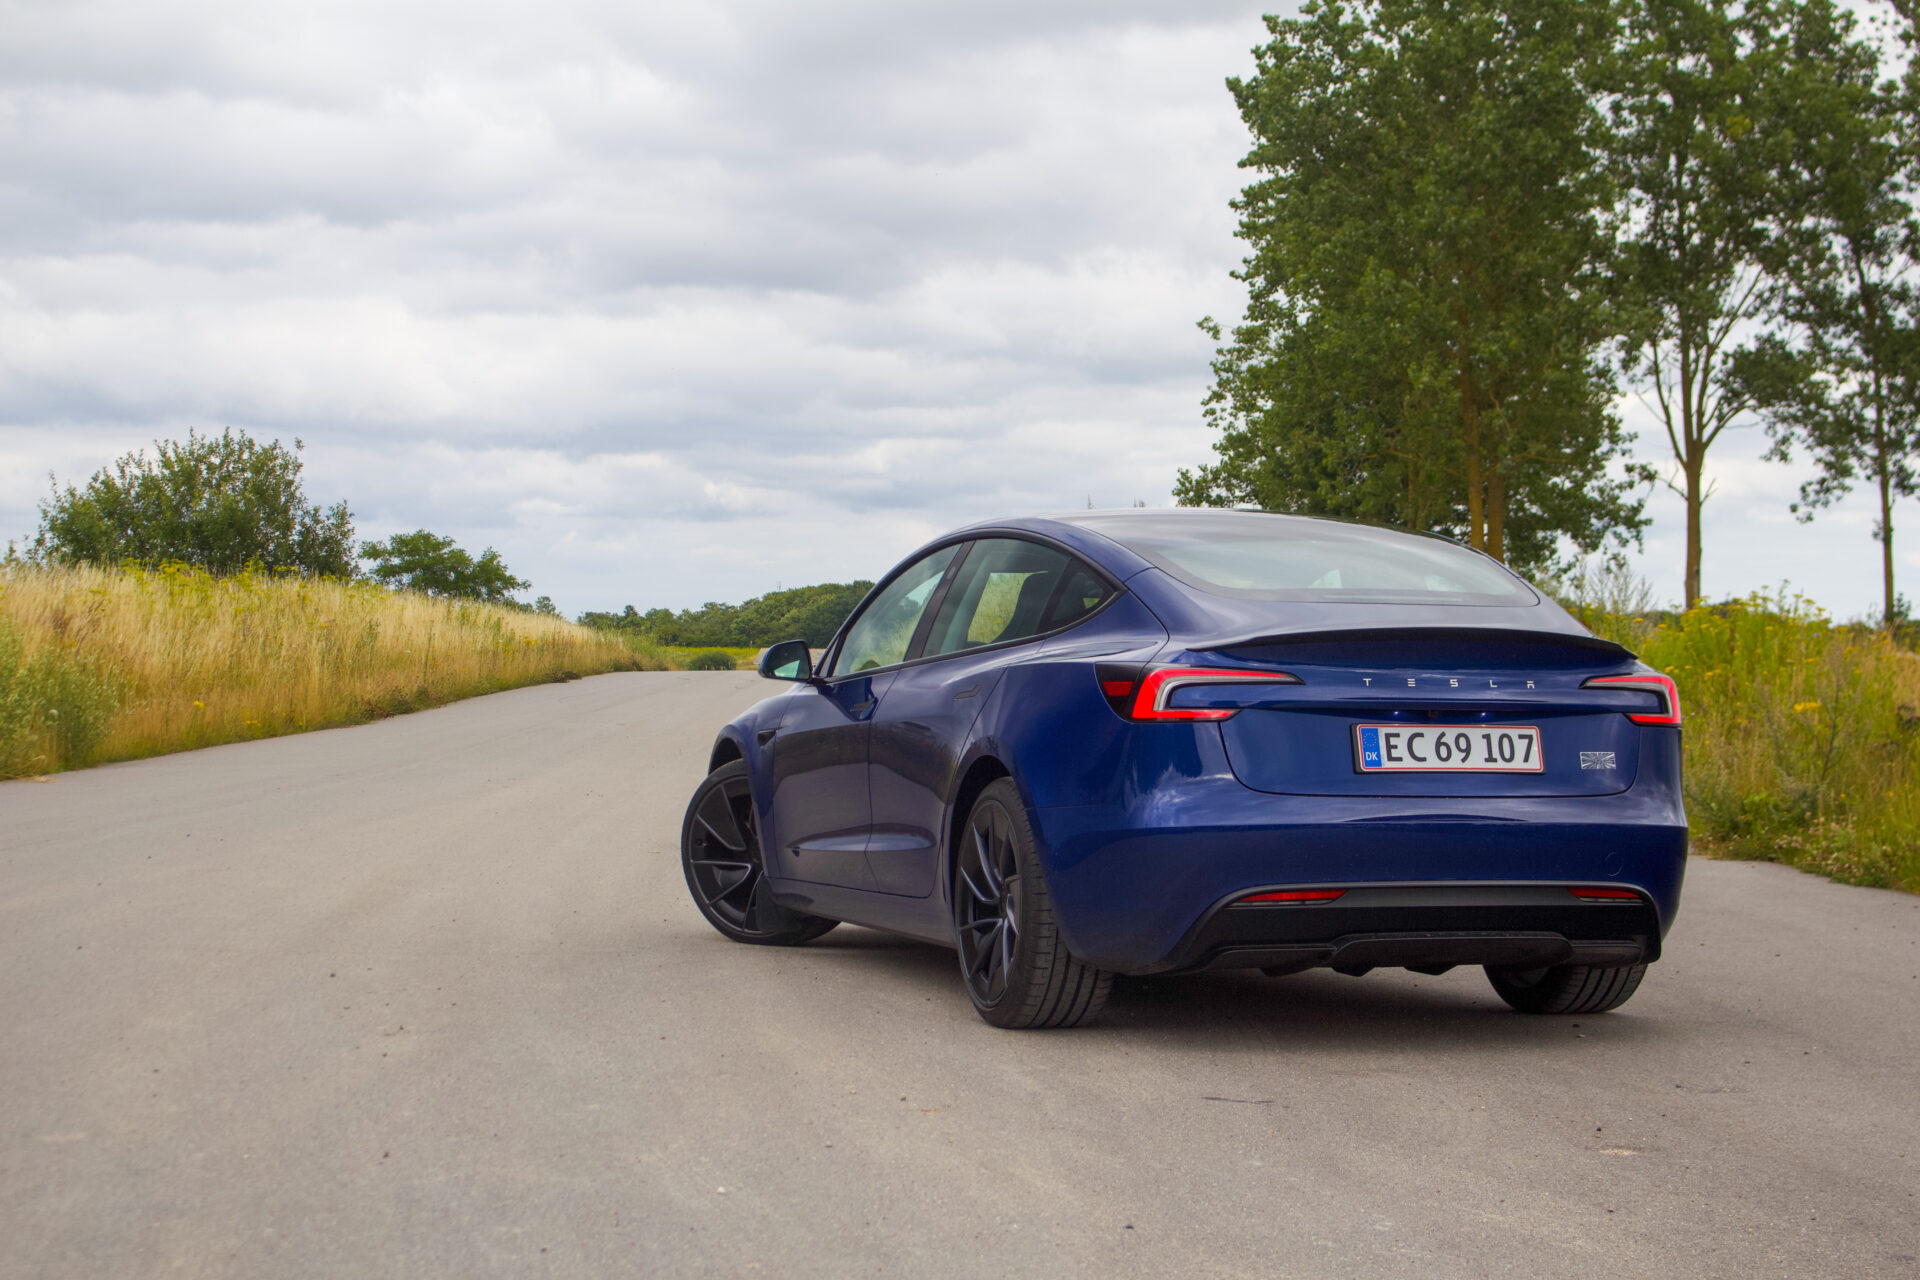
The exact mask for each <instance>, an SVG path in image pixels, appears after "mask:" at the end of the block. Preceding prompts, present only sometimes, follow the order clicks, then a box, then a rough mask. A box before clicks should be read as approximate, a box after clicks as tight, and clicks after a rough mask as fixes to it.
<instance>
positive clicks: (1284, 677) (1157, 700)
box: [1132, 667, 1300, 720]
mask: <svg viewBox="0 0 1920 1280" xmlns="http://www.w3.org/2000/svg"><path fill="white" fill-rule="evenodd" d="M1299 683H1300V677H1299V676H1296V675H1289V674H1288V673H1286V672H1285V671H1247V670H1239V671H1234V670H1226V669H1221V668H1208V667H1161V668H1160V669H1159V670H1158V671H1150V672H1148V673H1147V678H1146V679H1144V680H1142V681H1141V682H1140V693H1139V696H1137V697H1135V698H1134V700H1133V712H1132V714H1133V718H1134V719H1135V720H1228V719H1231V718H1232V717H1233V716H1234V715H1235V714H1236V713H1238V712H1239V710H1240V708H1238V707H1169V706H1168V705H1167V700H1168V699H1169V698H1171V697H1173V695H1174V692H1175V690H1178V689H1182V688H1185V687H1186V686H1187V685H1190V684H1299Z"/></svg>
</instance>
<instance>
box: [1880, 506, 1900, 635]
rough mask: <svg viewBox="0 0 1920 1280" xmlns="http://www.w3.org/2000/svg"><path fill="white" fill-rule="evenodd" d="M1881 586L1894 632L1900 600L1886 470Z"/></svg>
mask: <svg viewBox="0 0 1920 1280" xmlns="http://www.w3.org/2000/svg"><path fill="white" fill-rule="evenodd" d="M1880 585H1881V586H1882V587H1883V588H1884V589H1885V590H1886V593H1887V610H1886V625H1887V630H1888V631H1892V630H1893V624H1894V610H1895V609H1896V608H1897V607H1898V602H1899V599H1900V598H1899V597H1898V596H1897V595H1895V594H1894V592H1893V495H1892V493H1891V492H1890V489H1889V483H1888V477H1887V473H1886V471H1884V470H1882V471H1881V472H1880Z"/></svg>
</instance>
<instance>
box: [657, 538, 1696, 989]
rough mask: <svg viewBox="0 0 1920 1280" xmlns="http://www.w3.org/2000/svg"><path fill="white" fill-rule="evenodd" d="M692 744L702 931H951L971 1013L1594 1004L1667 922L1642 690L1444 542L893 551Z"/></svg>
mask: <svg viewBox="0 0 1920 1280" xmlns="http://www.w3.org/2000/svg"><path fill="white" fill-rule="evenodd" d="M815 657H816V655H815V654H814V653H812V652H810V651H809V649H808V647H807V645H806V643H805V642H804V641H799V640H795V641H791V642H788V643H785V644H779V645H775V646H773V647H772V648H771V649H769V650H767V651H766V653H765V654H763V655H762V658H761V662H760V673H761V674H762V675H764V676H767V677H768V678H770V679H774V680H782V681H786V682H788V683H789V685H790V688H788V689H787V690H786V691H785V692H783V693H781V694H778V695H776V696H774V697H771V698H768V699H766V700H765V701H763V702H761V703H759V704H758V705H756V706H754V707H753V708H752V709H751V710H749V711H747V712H746V713H745V714H744V715H742V716H741V717H740V718H739V719H737V720H735V721H733V722H732V723H731V724H729V725H727V726H726V727H725V728H724V729H723V730H721V732H720V736H719V739H718V740H717V741H716V742H715V743H714V746H713V753H712V758H711V760H710V764H709V768H710V773H709V774H708V776H707V778H706V780H705V781H704V782H703V783H702V784H701V785H700V787H699V789H698V790H697V791H696V792H695V793H694V796H693V800H692V802H691V804H690V805H689V807H688V810H687V816H686V821H685V824H684V826H683V828H682V840H681V856H682V862H683V865H684V868H685V871H686V877H687V884H688V886H689V887H690V888H691V890H692V892H693V898H694V901H695V903H697V904H698V906H699V908H700V910H701V912H702V913H703V914H704V915H705V916H706V918H707V919H708V921H710V922H711V923H712V924H713V927H714V928H716V929H718V930H719V931H720V932H721V933H722V934H724V935H725V936H727V937H728V938H731V939H733V940H734V941H736V942H745V943H760V944H769V945H776V946H791V945H795V944H799V943H804V942H808V941H810V940H812V939H814V938H818V937H819V936H821V935H822V934H824V933H826V932H827V931H828V930H829V929H832V928H833V927H834V925H835V924H836V923H838V922H842V921H845V922H849V923H853V924H859V925H865V926H868V927H871V928H876V929H885V930H889V931H892V932H894V933H900V934H906V935H909V936H911V937H915V938H923V939H926V940H927V941H929V942H936V943H940V944H942V945H946V946H951V947H954V948H955V949H956V950H957V951H958V953H959V959H960V969H961V973H962V974H963V976H964V979H965V985H966V990H967V993H968V995H969V996H971V998H972V1000H973V1003H974V1007H975V1008H976V1009H978V1010H979V1012H980V1015H981V1016H982V1017H983V1018H985V1019H986V1020H987V1021H988V1022H990V1023H993V1024H994V1025H996V1026H1002V1027H1059V1026H1072V1025H1075V1024H1077V1023H1080V1022H1082V1021H1084V1020H1086V1019H1088V1018H1090V1017H1092V1016H1093V1015H1095V1014H1096V1013H1097V1012H1098V1011H1099V1010H1100V1008H1101V1006H1102V1005H1103V1004H1104V1002H1105V1001H1106V998H1107V994H1108V991H1109V988H1110V986H1111V984H1112V980H1113V975H1115V974H1155V973H1169V972H1181V971H1191V970H1199V969H1217V968H1230V967H1239V968H1256V969H1259V970H1262V971H1263V972H1265V973H1268V974H1272V975H1276V976H1277V975H1281V974H1289V973H1295V972H1299V971H1301V970H1305V969H1311V968H1316V967H1326V968H1332V969H1335V970H1337V971H1339V972H1342V973H1348V974H1355V975H1358V974H1362V973H1365V972H1366V971H1368V970H1369V969H1373V968H1376V967H1379V966H1383V965H1384V966H1399V967H1404V968H1408V969H1412V970H1414V971H1416V972H1419V973H1441V972H1444V971H1445V970H1447V969H1451V968H1453V967H1454V966H1456V965H1481V966H1484V967H1485V969H1486V972H1487V976H1488V978H1489V979H1491V981H1492V983H1493V987H1494V990H1495V991H1497V992H1498V993H1499V994H1500V996H1501V998H1502V999H1504V1000H1505V1001H1506V1002H1507V1003H1508V1004H1509V1005H1511V1006H1513V1007H1514V1008H1515V1009H1519V1010H1521V1011H1523V1012H1527V1013H1563V1014H1565V1013H1571V1014H1592V1013H1601V1012H1604V1011H1606V1010H1609V1009H1613V1008H1615V1007H1617V1006H1619V1005H1620V1004H1622V1003H1623V1002H1625V1001H1626V1000H1627V998H1628V997H1630V996H1631V995H1632V994H1633V992H1634V990H1635V989H1636V988H1637V987H1638V986H1639V985H1640V980H1641V978H1642V976H1643V975H1644V974H1645V972H1646V968H1647V965H1648V964H1650V963H1651V962H1652V961H1654V960H1656V959H1658V958H1659V955H1660V943H1661V939H1662V937H1663V936H1664V935H1665V934H1666V931H1667V929H1668V927H1669V926H1670V925H1671V924H1672V923H1673V916H1674V912H1675V910H1676V909H1677V908H1678V907H1679V904H1680V882H1681V877H1682V873H1683V870H1684V865H1685V861H1686V852H1687V824H1686V815H1685V813H1684V811H1683V809H1682V805H1681V797H1680V701H1679V695H1678V693H1677V692H1676V690H1675V688H1674V684H1673V681H1671V680H1670V679H1668V678H1667V677H1666V676H1664V675H1661V674H1660V673H1659V672H1657V671H1654V670H1652V669H1651V668H1649V667H1647V666H1646V665H1644V664H1643V663H1641V662H1639V661H1637V660H1636V659H1635V658H1634V656H1633V654H1631V653H1629V652H1628V651H1627V650H1625V649H1623V648H1621V647H1620V646H1619V645H1617V644H1613V643H1611V642H1610V641H1606V640H1602V639H1599V638H1597V637H1595V636H1594V635H1593V634H1591V633H1590V632H1589V631H1587V630H1586V628H1584V627H1582V626H1581V625H1580V624H1579V623H1578V622H1576V621H1575V620H1574V619H1573V618H1572V617H1571V616H1569V615H1568V614H1567V613H1566V612H1565V611H1564V610H1562V609H1561V608H1560V607H1559V606H1558V605H1556V604H1555V603H1554V602H1553V601H1552V600H1550V599H1548V598H1547V597H1546V596H1544V595H1542V594H1541V593H1540V592H1538V591H1536V590H1534V589H1533V588H1532V587H1530V586H1528V585H1527V583H1526V582H1524V581H1522V580H1521V579H1520V578H1518V577H1516V576H1514V575H1513V574H1512V573H1510V572H1508V570H1507V569H1506V568H1504V567H1503V566H1501V565H1500V564H1499V563H1497V562H1496V561H1494V560H1492V559H1490V558H1488V557H1486V556H1484V555H1481V554H1480V553H1478V552H1476V551H1472V550H1469V549H1468V548H1466V547H1463V546H1461V545H1459V544H1457V543H1455V542H1451V541H1449V540H1447V539H1444V538H1439V537H1431V536H1425V535H1420V534H1411V533H1403V532H1395V531H1391V530H1386V529H1378V528H1372V527H1368V526H1363V525H1357V524H1349V523H1344V522H1340V521H1333V520H1319V519H1309V518H1305V517H1299V516H1284V515H1270V514H1264V513H1256V512H1242V511H1217V510H1196V509H1176V510H1168V511H1129V512H1092V511H1089V512H1086V513H1084V514H1073V515H1065V516H1053V517H1048V518H1044V519H1042V518H1034V519H1021V520H1011V521H1001V522H996V523H992V524H981V525H975V526H972V527H970V528H966V529H961V530H959V531H957V532H955V533H952V534H949V535H947V536H946V537H943V538H940V539H939V540H937V541H935V542H933V543H930V544H929V545H927V546H925V547H922V548H921V549H920V550H919V551H916V552H915V553H914V554H913V555H912V556H910V557H909V558H908V559H907V560H906V561H905V563H903V564H902V565H900V566H899V567H898V568H896V569H894V570H893V572H891V573H889V574H888V575H887V576H886V578H885V579H884V580H882V581H881V582H880V583H879V585H877V586H876V587H875V588H874V589H873V591H872V592H871V593H870V594H869V595H868V596H867V598H866V599H865V600H864V601H862V602H861V605H860V607H859V608H858V609H856V610H855V611H854V612H853V614H852V616H850V617H849V618H848V619H847V621H846V623H845V624H844V625H843V626H842V627H841V628H840V631H839V633H838V634H837V635H836V636H835V637H834V639H833V641H832V642H831V643H830V644H829V645H828V646H827V647H826V649H825V650H824V651H822V652H821V653H820V654H819V655H818V661H817V663H816V661H815Z"/></svg>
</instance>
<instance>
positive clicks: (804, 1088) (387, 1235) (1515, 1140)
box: [0, 673, 1920, 1280]
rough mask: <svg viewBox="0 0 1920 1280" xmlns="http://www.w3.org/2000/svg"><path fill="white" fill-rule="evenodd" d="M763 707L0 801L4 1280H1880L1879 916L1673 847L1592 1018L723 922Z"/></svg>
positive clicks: (398, 736)
mask: <svg viewBox="0 0 1920 1280" xmlns="http://www.w3.org/2000/svg"><path fill="white" fill-rule="evenodd" d="M768 688H769V686H767V685H765V684H763V683H762V682H760V681H758V680H756V679H754V678H753V677H752V676H750V675H744V674H724V673H701V674H691V673H663V674H633V675H614V676H603V677H599V678H596V679H591V680H584V681H580V682H578V683H574V684H568V685H556V686H545V687H540V688H534V689H525V690H521V691H518V692H514V693H508V694H501V695H498V696H495V697H490V698H484V699H479V700H475V701H472V702H466V703H462V704H459V705H456V706H451V707H446V708H442V709H440V710H436V711H430V712H424V713H421V714H418V715H411V716H406V717H402V718H399V719H394V720H388V721H384V722H381V723H379V724H373V725H367V726H364V727H360V728H352V729H343V730H334V731H330V732H325V733H314V734H308V735H304V736H300V737H290V738H281V739H276V740H273V741H267V742H258V743H248V744H242V745H236V746H228V747H219V748H215V749H212V750H207V751H198V752H193V753H189V754H184V755H178V756H170V757H166V758H163V759H157V760H148V761H141V762H137V763H132V764H123V765H113V766H109V767H105V768H101V769H95V770H92V771H88V772H85V773H78V774H68V775H63V776H60V777H58V778H56V779H54V780H53V781H51V782H47V783H35V782H24V781H23V782H10V783H4V784H0V1276H5V1277H68V1276H73V1277H104V1276H159V1275H166V1276H176V1275H180V1276H234V1277H306V1276H337V1277H354V1278H356V1280H358V1278H363V1277H408V1278H409V1280H414V1278H418V1277H424V1276H451V1277H463V1278H465V1277H481V1276H496V1275H498V1276H536V1277H537V1276H556V1277H559V1276H568V1277H571V1276H591V1275H608V1276H613V1275H620V1276H708V1275H714V1276H836V1277H838V1276H856V1275H896V1276H901V1275H904V1276H949V1275H951V1276H1042V1277H1046V1278H1047V1280H1064V1278H1067V1277H1081V1276H1085V1277H1110V1276H1125V1275H1143V1276H1148V1275H1150V1276H1251V1277H1263V1278H1267V1277H1282V1276H1300V1277H1318V1276H1329V1277H1331V1276H1396V1277H1397V1276H1460V1277H1487V1276H1516V1277H1527V1278H1529V1280H1533V1278H1535V1277H1550V1276H1551V1277H1557V1276H1566V1277H1581V1278H1582V1280H1590V1278H1591V1277H1592V1276H1595V1275H1616V1276H1618V1275H1634V1276H1641V1275H1648V1276H1652V1275H1658V1276H1689V1277H1694V1276H1729V1277H1734V1276H1737V1277H1742V1278H1743V1280H1745V1278H1749V1277H1761V1276H1781V1277H1795V1278H1798V1277H1806V1276H1814V1275H1818V1276H1875V1277H1883V1276H1903V1275H1905V1276H1912V1275H1920V1263H1917V1262H1916V1260H1915V1259H1916V1256H1920V1203H1916V1198H1915V1193H1916V1191H1917V1190H1920V1016H1916V1015H1920V899H1915V898H1911V897H1906V896H1901V895H1897V894H1893V893H1885V892H1876V891H1871V890H1863V889H1851V888H1844V887H1841V886H1837V885H1832V884H1828V883H1826V882H1824V881H1821V880H1817V879H1814V878H1811V877H1808V876H1804V875H1800V874H1798V873H1796V872H1793V871H1789V870H1785V869H1782V868H1779V867H1773V866H1755V865H1742V864H1735V863H1715V862H1703V861H1699V860H1696V861H1695V863H1694V865H1693V866H1692V867H1691V868H1690V869H1689V872H1688V884H1687V890H1686V900H1685V904H1684V906H1683V908H1682V910H1681V914H1680V920H1679V923H1678V925H1677V927H1676V928H1675V930H1674V932H1673V934H1672V936H1671V937H1670V938H1669V940H1668V944H1667V945H1668V951H1667V959H1666V960H1665V961H1663V962H1662V963H1661V964H1659V965H1658V966H1656V967H1655V969H1654V970H1653V972H1652V973H1651V974H1650V975H1649V977H1648V979H1647V982H1646V984H1645V985H1644V986H1643V987H1642V988H1641V990H1640V994H1639V995H1638V996H1636V997H1635V998H1634V1000H1633V1001H1632V1003H1631V1004H1629V1005H1628V1006H1626V1008H1624V1009H1623V1010H1621V1011H1620V1012H1618V1013H1615V1014H1611V1015H1607V1016H1604V1017H1597V1018H1592V1017H1590V1018H1577V1019H1571V1020H1565V1019H1545V1018H1527V1017H1523V1016H1520V1015H1518V1014H1514V1013H1511V1012H1509V1011H1508V1010H1507V1009H1506V1007H1505V1006H1504V1005H1502V1004H1500V1003H1499V1001H1498V1000H1497V999H1496V998H1495V997H1494V995H1493V993H1492V991H1491V990H1490V989H1489V988H1488V986H1487V984H1486V982H1485V979H1484V978H1483V976H1482V975H1481V974H1480V973H1479V972H1478V971H1474V970H1456V971H1454V972H1452V973H1450V974H1447V975H1445V976H1443V977H1439V978H1426V977H1420V976H1417V975H1411V974H1406V973H1404V972H1399V971H1381V972H1376V973H1373V974H1370V975H1368V976H1367V977H1365V978H1361V979H1353V978H1347V977H1341V976H1339V975H1336V974H1332V973H1328V972H1318V973H1310V974H1304V975H1300V976H1296V977H1292V978H1287V979H1282V980H1277V981H1276V980H1271V979H1266V978H1262V977H1259V976H1257V975H1251V974H1241V975H1231V976H1214V977H1195V978H1186V979H1169V980H1161V981H1159V982H1156V983H1150V984H1144V985H1142V984H1135V985H1132V986H1128V987H1126V988H1124V989H1123V990H1121V991H1119V992H1118V993H1116V997H1115V1000H1114V1002H1113V1005H1112V1007H1111V1008H1110V1010H1109V1012H1108V1013H1107V1015H1106V1016H1105V1018H1104V1019H1103V1020H1102V1021H1101V1022H1100V1023H1099V1024H1098V1025H1097V1026H1094V1027H1091V1028H1086V1029H1082V1030H1079V1031H1073V1032H1051V1033H1048V1032H1038V1033H1036V1032H1027V1033H1020V1032H1005V1031H996V1030H994V1029H992V1028H990V1027H988V1026H986V1025H985V1024H984V1023H982V1022H981V1021H980V1020H979V1019H978V1018H977V1017H975V1015H974V1013H973V1011H972V1010H971V1008H970V1007H969V1006H968V1004H967V1000H966V997H965V995H964V993H963V992H962V990H961V987H960V979H959V976H958V973H957V971H956V968H955V964H954V962H953V960H952V958H951V956H950V954H949V953H947V952H945V951H941V950H938V949H936V948H932V947H927V946H922V945H919V944H916V943H911V942H906V941H901V940H898V939H894V938H891V937H887V936H883V935H880V934H876V933H872V932H868V931H865V930H859V929H852V928H842V929H840V930H837V931H836V932H834V933H833V934H831V935H829V936H828V937H827V938H825V939H823V940H822V941H820V942H818V943H816V944H814V945H812V946H809V947H806V948H803V949H799V950H792V951H781V950H774V949H768V948H755V947H741V946H735V945H732V944H729V943H727V942H725V941H723V940H721V938H720V937H719V936H718V935H716V934H715V933H714V932H713V931H712V930H711V929H709V928H708V927H707V925H706V924H705V923H704V922H703V921H702V920H701V918H700V917H699V915H698V914H697V913H696V912H695V910H694V908H693V906H692V905H691V903H690V902H689V901H688V899H687V895H686V891H685V888H684V886H683V883H682V881H681V877H680V869H679V865H678V862H677V857H676V841H677V839H678V831H679V822H680V815H681V810H682V805H683V803H684V801H685V797H686V796H687V794H688V792H689V791H690V789H691V788H692V786H693V784H694V782H695V781H696V780H697V778H698V777H699V775H700V773H701V771H702V769H703V767H704V765H705V761H706V755H707V748H708V745H709V743H710V742H711V739H712V734H713V732H714V730H715V729H716V728H717V727H718V726H719V725H720V724H721V723H722V722H723V721H724V720H725V719H726V718H727V717H728V716H729V715H731V714H732V713H733V712H734V711H735V710H736V709H738V708H740V707H743V706H744V705H746V704H747V703H748V702H750V701H752V700H753V699H754V698H756V697H758V696H760V694H761V693H762V692H764V691H765V690H767V689H768Z"/></svg>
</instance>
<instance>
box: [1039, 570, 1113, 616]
mask: <svg viewBox="0 0 1920 1280" xmlns="http://www.w3.org/2000/svg"><path fill="white" fill-rule="evenodd" d="M1112 594H1113V588H1111V587H1109V586H1108V585H1107V584H1106V583H1104V582H1102V581H1101V580H1100V579H1099V578H1096V577H1095V576H1094V575H1093V571H1092V570H1091V569H1088V568H1087V567H1086V566H1085V565H1082V564H1076V565H1074V566H1073V568H1071V569H1069V570H1068V571H1067V581H1066V585H1065V586H1063V587H1061V588H1060V594H1059V595H1057V596H1055V597H1054V598H1053V608H1052V609H1050V610H1048V611H1047V622H1046V625H1045V626H1043V627H1042V628H1041V630H1042V631H1052V630H1055V629H1056V628H1059V627H1064V626H1066V625H1068V624H1069V623H1072V622H1077V621H1079V620H1080V619H1081V618H1084V617H1086V616H1087V615H1088V614H1090V613H1092V612H1093V611H1094V610H1095V609H1098V608H1099V607H1100V606H1101V605H1103V604H1105V603H1106V601H1107V597H1108V596H1110V595H1112Z"/></svg>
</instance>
